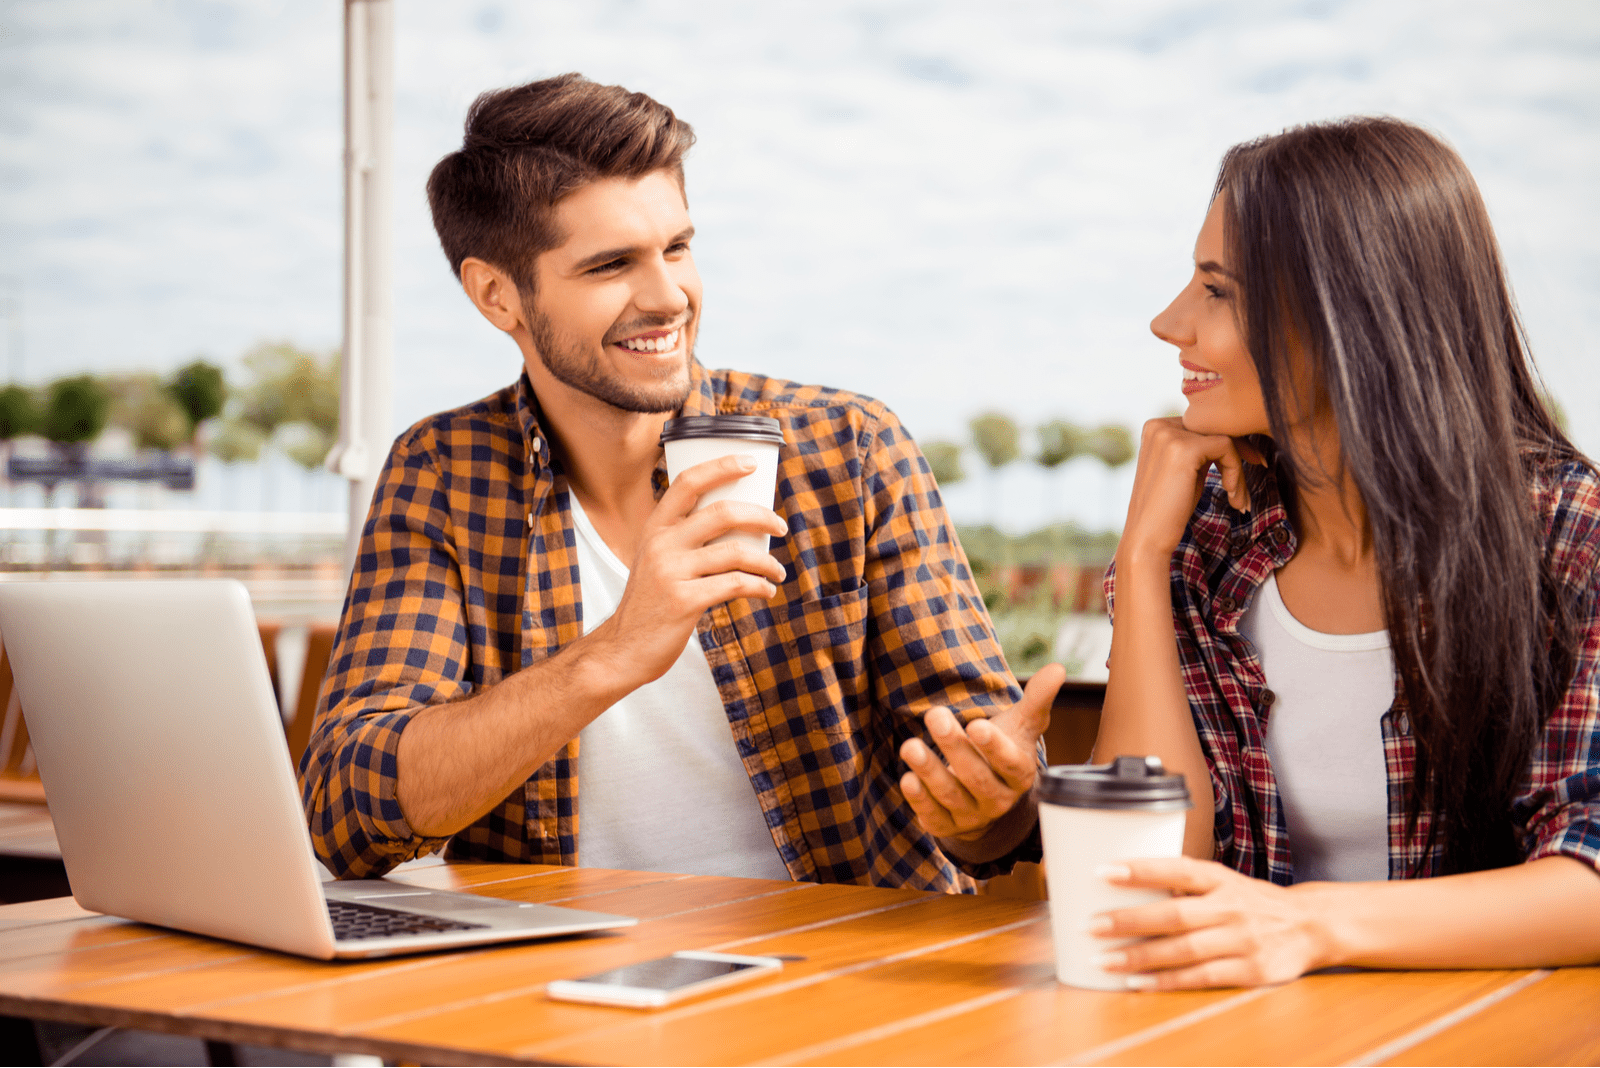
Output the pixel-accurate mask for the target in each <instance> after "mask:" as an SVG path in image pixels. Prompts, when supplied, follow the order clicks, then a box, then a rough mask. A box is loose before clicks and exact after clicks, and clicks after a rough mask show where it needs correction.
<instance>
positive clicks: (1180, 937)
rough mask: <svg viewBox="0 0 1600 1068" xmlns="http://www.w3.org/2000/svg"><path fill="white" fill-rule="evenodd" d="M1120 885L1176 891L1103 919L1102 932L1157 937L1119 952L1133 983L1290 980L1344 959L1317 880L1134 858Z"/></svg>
mask: <svg viewBox="0 0 1600 1068" xmlns="http://www.w3.org/2000/svg"><path fill="white" fill-rule="evenodd" d="M1107 881H1108V882H1110V883H1111V884H1112V885H1114V886H1131V887H1149V888H1157V889H1167V890H1171V891H1173V893H1174V895H1175V896H1174V897H1173V898H1172V899H1171V900H1170V901H1162V902H1159V903H1157V904H1154V905H1141V906H1139V907H1138V908H1131V909H1118V910H1117V911H1115V912H1107V913H1104V914H1102V915H1100V916H1098V917H1096V919H1095V922H1094V926H1092V927H1091V928H1090V930H1091V931H1092V933H1093V934H1095V935H1096V936H1098V937H1101V938H1148V939H1149V941H1146V942H1140V943H1137V944H1135V945H1130V946H1125V947H1123V948H1121V949H1114V950H1110V951H1108V952H1107V953H1106V955H1105V957H1104V958H1103V959H1102V966H1103V967H1105V969H1106V970H1107V971H1111V972H1120V973H1127V975H1128V986H1129V988H1130V989H1134V990H1195V989H1200V988H1204V987H1217V986H1259V985H1262V984H1266V983H1286V982H1288V981H1289V980H1291V979H1294V978H1297V977H1298V976H1301V975H1303V974H1305V973H1306V972H1308V971H1314V970H1316V969H1317V968H1326V967H1328V966H1330V965H1333V964H1337V963H1339V962H1338V961H1337V960H1335V959H1334V946H1333V939H1332V938H1331V936H1330V935H1329V933H1328V931H1327V930H1326V928H1325V926H1324V924H1323V922H1322V917H1323V915H1324V913H1325V911H1326V910H1324V909H1320V908H1318V901H1317V899H1318V889H1317V887H1318V885H1319V884H1308V885H1306V886H1300V887H1294V888H1286V887H1282V886H1275V885H1273V884H1272V883H1269V882H1265V881H1264V880H1261V879H1252V878H1249V877H1248V876H1244V875H1240V874H1239V873H1238V872H1236V871H1234V870H1233V869H1231V868H1226V867H1224V866H1223V865H1221V864H1217V863H1214V862H1212V861H1205V860H1193V859H1191V858H1188V857H1176V858H1173V859H1170V860H1133V861H1128V862H1127V864H1126V868H1125V871H1124V872H1113V873H1111V874H1110V875H1109V876H1108V878H1107Z"/></svg>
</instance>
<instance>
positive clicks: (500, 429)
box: [395, 383, 521, 454]
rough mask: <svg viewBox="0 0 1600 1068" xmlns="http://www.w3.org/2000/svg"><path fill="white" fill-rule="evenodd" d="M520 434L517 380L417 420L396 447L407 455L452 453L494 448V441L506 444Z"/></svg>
mask: <svg viewBox="0 0 1600 1068" xmlns="http://www.w3.org/2000/svg"><path fill="white" fill-rule="evenodd" d="M520 436H521V429H520V424H519V422H518V417H517V383H512V384H511V385H509V386H506V387H505V388H504V389H498V390H496V391H495V392H493V393H491V394H489V395H488V396H487V397H482V398H479V399H478V400H475V401H473V402H472V403H470V404H463V405H461V406H460V407H459V408H450V409H447V410H446V411H442V412H435V413H434V414H432V415H430V416H427V417H425V418H423V419H419V420H417V421H416V422H415V423H413V424H411V426H410V427H409V428H408V429H407V430H406V431H405V432H404V433H402V434H401V435H400V436H399V437H398V438H396V439H395V446H396V448H398V449H399V450H401V451H402V452H405V453H408V454H425V453H432V452H444V453H453V452H456V451H457V450H459V449H462V448H466V449H471V448H473V447H480V448H481V447H493V443H496V442H501V443H506V444H507V447H509V443H511V442H514V441H515V440H516V439H517V438H519V437H520ZM512 451H513V452H516V451H520V450H516V449H513V450H512Z"/></svg>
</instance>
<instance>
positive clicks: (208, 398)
mask: <svg viewBox="0 0 1600 1068" xmlns="http://www.w3.org/2000/svg"><path fill="white" fill-rule="evenodd" d="M167 390H168V391H169V392H170V393H171V394H172V396H173V399H174V400H176V401H177V402H178V406H179V407H180V408H182V409H183V414H184V415H185V416H186V417H187V418H188V420H189V434H188V436H187V439H186V440H188V441H191V442H192V441H193V440H194V435H195V431H196V430H197V429H198V428H199V426H200V424H201V423H203V422H205V421H206V420H207V419H211V418H213V417H215V416H218V415H221V414H222V406H223V404H225V403H226V402H227V399H228V386H227V383H226V382H224V381H223V378H222V368H220V367H218V366H216V365H215V364H211V363H207V362H206V361H205V360H194V361H192V362H190V363H187V364H185V365H184V366H182V367H180V368H178V369H177V370H176V371H174V372H173V374H172V377H171V378H170V379H168V380H167Z"/></svg>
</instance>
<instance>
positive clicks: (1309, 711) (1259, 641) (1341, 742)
mask: <svg viewBox="0 0 1600 1068" xmlns="http://www.w3.org/2000/svg"><path fill="white" fill-rule="evenodd" d="M1239 631H1240V633H1241V634H1243V635H1244V636H1245V637H1246V638H1248V639H1249V640H1250V641H1251V643H1252V644H1254V645H1255V647H1256V652H1257V653H1258V654H1259V655H1260V657H1261V666H1262V669H1263V670H1264V671H1265V672H1266V676H1267V686H1268V688H1269V689H1271V690H1272V691H1273V692H1274V693H1275V694H1276V699H1275V700H1274V701H1273V702H1272V704H1271V705H1270V706H1269V708H1268V709H1267V733H1266V743H1267V759H1268V760H1269V761H1271V763H1272V772H1273V775H1274V776H1275V777H1276V779H1277V781H1278V796H1279V798H1280V799H1281V800H1282V802H1283V810H1284V818H1285V820H1286V822H1287V823H1288V826H1289V846H1290V850H1291V852H1292V854H1293V856H1294V877H1295V881H1296V882H1310V881H1312V880H1323V879H1327V880H1338V881H1341V882H1351V881H1357V880H1381V879H1387V878H1389V778H1388V774H1387V772H1386V770H1385V766H1384V756H1383V726H1382V719H1383V714H1384V713H1385V712H1387V711H1388V710H1389V707H1390V706H1391V705H1392V704H1393V703H1394V658H1393V655H1392V654H1391V652H1390V650H1389V632H1388V631H1386V630H1380V631H1373V632H1371V633H1368V634H1323V633H1321V632H1320V631H1315V630H1312V629H1311V628H1310V627H1307V626H1306V625H1305V624H1303V623H1301V622H1300V621H1299V620H1298V619H1295V618H1294V616H1292V615H1290V614H1289V609H1288V607H1287V606H1286V605H1285V604H1284V603H1283V597H1282V595H1281V594H1280V593H1279V592H1278V581H1277V578H1276V577H1275V576H1268V577H1267V581H1266V582H1265V583H1264V584H1263V585H1262V587H1261V590H1260V592H1259V593H1258V594H1257V596H1256V598H1255V600H1254V601H1253V602H1251V605H1250V608H1249V609H1248V610H1247V611H1246V612H1245V614H1244V618H1243V619H1241V620H1240V622H1239Z"/></svg>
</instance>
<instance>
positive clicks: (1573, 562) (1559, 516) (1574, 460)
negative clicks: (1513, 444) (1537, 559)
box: [1532, 456, 1600, 577]
mask: <svg viewBox="0 0 1600 1068" xmlns="http://www.w3.org/2000/svg"><path fill="white" fill-rule="evenodd" d="M1532 483H1533V485H1532V491H1533V502H1534V509H1535V511H1536V513H1537V514H1538V516H1539V518H1540V520H1541V521H1542V522H1543V525H1544V546H1545V553H1546V555H1547V557H1549V559H1550V560H1551V562H1552V563H1553V564H1555V566H1556V568H1557V570H1558V571H1560V572H1562V573H1564V574H1566V575H1568V576H1573V577H1586V576H1592V575H1593V573H1594V571H1595V569H1596V566H1597V565H1600V474H1597V473H1596V472H1595V469H1594V466H1593V465H1592V464H1591V463H1590V462H1589V461H1588V460H1587V459H1585V458H1583V457H1581V456H1579V457H1561V458H1553V459H1549V460H1544V461H1541V462H1539V463H1537V464H1535V465H1534V467H1533V478H1532Z"/></svg>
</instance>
